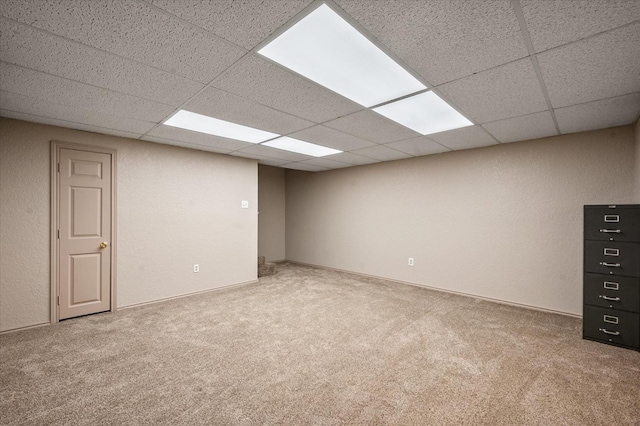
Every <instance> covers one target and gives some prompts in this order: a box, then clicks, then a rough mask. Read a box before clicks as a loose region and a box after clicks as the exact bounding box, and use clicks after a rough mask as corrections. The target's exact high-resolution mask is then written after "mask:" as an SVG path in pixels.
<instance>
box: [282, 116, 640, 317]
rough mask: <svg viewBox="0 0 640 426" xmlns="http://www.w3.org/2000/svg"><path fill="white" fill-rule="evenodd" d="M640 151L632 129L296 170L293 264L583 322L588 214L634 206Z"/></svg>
mask: <svg viewBox="0 0 640 426" xmlns="http://www.w3.org/2000/svg"><path fill="white" fill-rule="evenodd" d="M634 144H635V142H634V135H633V127H631V126H627V127H621V128H614V129H607V130H601V131H593V132H588V133H579V134H571V135H565V136H559V137H553V138H547V139H541V140H535V141H527V142H519V143H514V144H505V145H499V146H493V147H488V148H480V149H473V150H466V151H459V152H453V153H447V154H440V155H432V156H426V157H420V158H414V159H409V160H402V161H395V162H389V163H381V164H374V165H370V166H363V167H355V168H348V169H341V170H334V171H329V172H322V173H305V172H297V171H288V172H287V180H286V186H287V193H286V195H287V198H286V206H287V211H286V214H287V229H286V252H287V259H288V260H292V261H299V262H304V263H309V264H316V265H323V266H328V267H333V268H338V269H343V270H348V271H354V272H359V273H364V274H370V275H374V276H380V277H387V278H392V279H396V280H401V281H406V282H411V283H416V284H422V285H427V286H432V287H437V288H442V289H446V290H451V291H457V292H462V293H467V294H473V295H479V296H483V297H488V298H494V299H499V300H503V301H508V302H513V303H520V304H525V305H530V306H535V307H540V308H545V309H551V310H556V311H560V312H566V313H571V314H578V315H579V314H581V313H582V206H583V205H584V204H607V203H618V204H621V203H629V202H631V201H632V198H633V192H634V184H633V180H634V162H635V158H634ZM409 257H413V258H415V266H414V267H409V266H407V259H408V258H409Z"/></svg>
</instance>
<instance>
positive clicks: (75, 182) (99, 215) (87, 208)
mask: <svg viewBox="0 0 640 426" xmlns="http://www.w3.org/2000/svg"><path fill="white" fill-rule="evenodd" d="M59 164H60V174H59V190H58V194H59V200H58V206H59V207H58V208H59V216H58V217H59V230H60V233H59V235H60V236H59V274H60V275H59V280H58V282H59V293H58V294H59V297H60V300H59V305H60V306H59V310H58V317H59V319H65V318H71V317H76V316H80V315H87V314H92V313H96V312H103V311H107V310H109V309H111V241H110V238H111V155H109V154H103V153H96V152H88V151H81V150H74V149H66V148H61V149H60V157H59ZM102 243H105V244H106V247H101V244H102Z"/></svg>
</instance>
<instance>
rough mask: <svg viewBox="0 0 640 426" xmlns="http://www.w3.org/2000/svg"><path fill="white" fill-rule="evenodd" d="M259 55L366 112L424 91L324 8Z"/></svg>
mask: <svg viewBox="0 0 640 426" xmlns="http://www.w3.org/2000/svg"><path fill="white" fill-rule="evenodd" d="M258 53H260V54H261V55H263V56H266V57H267V58H269V59H271V60H273V61H275V62H277V63H279V64H281V65H283V66H285V67H287V68H289V69H291V70H293V71H295V72H297V73H298V74H302V75H303V76H305V77H307V78H309V79H310V80H313V81H315V82H316V83H318V84H321V85H322V86H325V87H326V88H328V89H331V90H333V91H334V92H336V93H339V94H340V95H342V96H345V97H347V98H349V99H351V100H352V101H355V102H357V103H359V104H360V105H363V106H365V107H370V106H373V105H377V104H380V103H382V102H386V101H390V100H392V99H396V98H399V97H401V96H406V95H408V94H411V93H415V92H418V91H420V90H424V89H426V86H424V85H423V84H422V83H420V82H419V81H418V80H417V79H416V78H415V77H413V76H412V75H411V74H409V73H408V72H407V71H406V70H405V69H404V68H402V67H401V66H400V65H398V64H397V63H396V62H395V61H394V60H393V59H391V58H390V57H389V56H387V55H386V54H385V53H384V52H383V51H382V50H380V49H379V48H378V47H377V46H376V45H374V44H373V43H372V42H371V41H369V39H367V38H366V37H365V36H363V35H362V34H361V33H360V32H358V31H357V30H356V29H355V28H353V27H352V26H351V25H349V23H348V22H347V21H345V20H344V19H342V18H341V17H340V16H339V15H338V14H337V13H336V12H334V11H333V10H332V9H331V8H330V7H329V6H327V5H326V4H323V5H321V6H320V7H318V8H317V9H315V10H314V11H313V12H311V13H310V14H309V15H307V16H306V17H304V18H303V19H302V20H300V21H299V22H298V23H296V24H295V25H294V26H292V27H291V28H289V29H288V30H287V31H285V32H284V33H282V34H281V35H280V36H279V37H277V38H276V39H274V40H273V41H271V42H270V43H269V44H267V45H266V46H265V47H263V48H262V49H260V50H259V51H258Z"/></svg>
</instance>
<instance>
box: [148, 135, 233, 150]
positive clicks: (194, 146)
mask: <svg viewBox="0 0 640 426" xmlns="http://www.w3.org/2000/svg"><path fill="white" fill-rule="evenodd" d="M142 140H144V141H148V142H155V143H161V144H163V145H173V146H181V147H183V148H190V149H198V150H200V151H208V152H217V153H219V154H226V153H228V152H230V150H228V149H223V148H219V147H216V146H205V145H200V144H196V143H189V142H184V141H178V140H175V139H164V138H159V137H157V136H149V135H146V136H143V137H142Z"/></svg>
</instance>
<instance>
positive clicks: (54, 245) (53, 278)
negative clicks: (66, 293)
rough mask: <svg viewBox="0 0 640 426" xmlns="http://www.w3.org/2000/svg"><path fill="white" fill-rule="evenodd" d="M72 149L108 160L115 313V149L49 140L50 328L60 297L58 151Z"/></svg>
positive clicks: (111, 284) (114, 308) (112, 287)
mask: <svg viewBox="0 0 640 426" xmlns="http://www.w3.org/2000/svg"><path fill="white" fill-rule="evenodd" d="M64 148H66V149H74V150H77V151H88V152H97V153H101V154H108V155H110V156H111V237H110V238H111V240H110V241H111V277H110V278H111V281H110V283H109V284H110V287H111V291H110V292H111V309H110V311H111V312H115V311H116V305H117V303H116V302H117V301H116V294H117V292H116V283H117V275H116V265H117V261H116V259H117V256H116V248H117V246H118V245H117V244H116V235H117V233H116V210H117V209H116V199H117V197H116V193H117V192H116V181H117V179H116V169H117V168H116V160H117V151H116V150H115V149H110V148H104V147H100V146H94V145H82V144H77V143H71V142H61V141H56V140H52V141H51V226H50V228H51V259H50V263H51V268H50V279H49V282H50V294H51V297H50V306H51V308H50V322H51V324H55V323H57V322H58V321H59V320H58V296H59V294H60V293H59V285H60V283H59V279H58V278H59V276H58V266H59V261H60V260H59V258H60V253H59V248H58V228H59V220H60V219H59V217H58V207H59V206H58V201H59V200H58V184H59V174H58V163H59V159H60V150H61V149H64Z"/></svg>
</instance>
